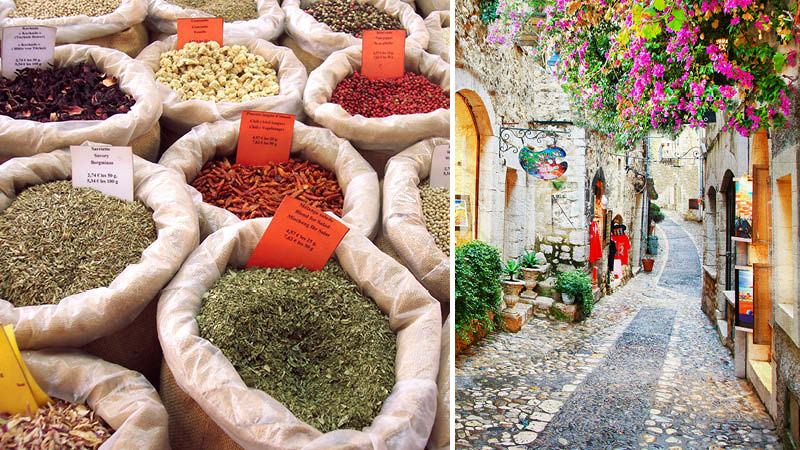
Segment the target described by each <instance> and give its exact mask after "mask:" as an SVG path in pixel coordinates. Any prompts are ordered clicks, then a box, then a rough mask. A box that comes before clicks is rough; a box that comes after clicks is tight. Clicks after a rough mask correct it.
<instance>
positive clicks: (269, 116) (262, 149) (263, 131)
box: [236, 111, 295, 166]
mask: <svg viewBox="0 0 800 450" xmlns="http://www.w3.org/2000/svg"><path fill="white" fill-rule="evenodd" d="M294 119H295V116H294V115H292V114H280V113H271V112H261V111H244V112H242V121H241V123H240V124H239V143H238V145H237V148H236V162H237V163H238V164H244V165H248V166H266V165H267V163H269V162H276V163H284V162H287V161H289V150H290V149H291V148H292V135H293V134H294Z"/></svg>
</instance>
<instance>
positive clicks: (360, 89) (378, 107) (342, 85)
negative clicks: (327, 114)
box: [331, 72, 450, 117]
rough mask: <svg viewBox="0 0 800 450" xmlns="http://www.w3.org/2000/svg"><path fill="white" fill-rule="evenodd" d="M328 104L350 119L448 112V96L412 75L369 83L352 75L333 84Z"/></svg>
mask: <svg viewBox="0 0 800 450" xmlns="http://www.w3.org/2000/svg"><path fill="white" fill-rule="evenodd" d="M331 103H336V104H338V105H341V106H342V108H344V110H345V111H347V112H348V113H350V114H351V115H354V116H355V115H358V114H360V115H362V116H364V117H386V116H391V115H394V114H419V113H427V112H431V111H435V110H437V109H439V108H444V109H449V108H450V96H449V95H448V94H447V93H446V92H445V91H444V89H442V88H441V86H439V85H437V84H434V83H432V82H431V81H430V80H428V79H427V78H425V77H424V76H422V75H419V74H416V73H414V72H406V73H405V74H404V75H403V76H402V77H400V78H395V79H391V80H370V79H369V78H367V77H365V76H363V75H361V74H360V73H359V72H355V73H353V74H352V75H350V76H348V77H346V78H345V79H343V80H342V81H340V82H339V84H337V85H336V88H335V89H334V90H333V95H332V96H331Z"/></svg>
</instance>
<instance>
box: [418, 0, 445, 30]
mask: <svg viewBox="0 0 800 450" xmlns="http://www.w3.org/2000/svg"><path fill="white" fill-rule="evenodd" d="M416 4H417V9H418V10H419V14H420V15H421V16H422V17H426V18H427V17H428V16H430V15H431V13H433V12H435V11H442V12H450V0H416ZM448 26H449V25H448Z"/></svg>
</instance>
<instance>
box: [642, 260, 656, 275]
mask: <svg viewBox="0 0 800 450" xmlns="http://www.w3.org/2000/svg"><path fill="white" fill-rule="evenodd" d="M654 262H655V260H654V259H650V258H645V259H642V268H643V269H644V271H645V272H651V271H652V270H653V263H654Z"/></svg>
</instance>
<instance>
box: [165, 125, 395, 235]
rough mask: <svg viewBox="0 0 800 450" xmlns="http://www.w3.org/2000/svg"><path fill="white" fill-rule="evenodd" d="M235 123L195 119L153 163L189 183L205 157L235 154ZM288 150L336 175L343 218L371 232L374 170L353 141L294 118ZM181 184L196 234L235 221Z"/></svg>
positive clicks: (376, 194)
mask: <svg viewBox="0 0 800 450" xmlns="http://www.w3.org/2000/svg"><path fill="white" fill-rule="evenodd" d="M239 123H240V122H239V121H238V120H237V121H224V120H223V121H219V122H214V123H207V124H202V125H198V126H196V127H194V128H193V129H192V131H190V132H189V133H187V134H186V135H184V136H183V137H182V138H180V139H178V140H177V141H176V142H175V143H174V144H173V145H172V146H171V147H169V148H168V149H167V151H166V152H164V154H163V155H162V156H161V159H160V160H159V161H158V163H159V164H161V165H163V166H166V167H169V168H171V169H175V170H177V171H178V172H179V173H180V174H181V176H182V177H184V179H185V180H186V182H187V183H192V181H194V180H195V178H196V177H197V175H198V173H199V172H200V170H201V169H202V168H203V166H204V165H206V163H208V162H209V161H211V160H213V159H215V158H220V157H229V158H231V159H235V155H236V147H237V143H238V141H239ZM290 151H291V154H290V156H291V157H292V158H300V159H303V160H306V161H310V162H313V163H317V164H319V165H321V166H322V167H324V168H325V169H328V170H330V171H332V172H333V173H334V174H335V175H336V179H337V181H338V183H339V186H340V187H341V189H342V193H343V194H344V207H343V210H342V220H343V222H344V223H346V224H347V226H349V227H350V228H351V229H357V230H358V231H359V232H361V233H363V234H365V235H367V236H374V235H375V232H376V230H377V227H378V220H379V216H380V189H379V187H378V176H377V174H376V173H375V170H373V169H372V167H371V166H370V165H369V164H368V163H367V162H366V161H365V160H364V158H363V157H362V156H361V155H359V153H358V152H357V151H356V150H355V149H354V148H353V146H352V145H350V143H349V142H347V141H346V140H344V139H341V138H338V137H336V136H335V135H334V134H333V133H332V132H331V131H330V130H326V129H324V128H317V127H310V126H307V125H304V124H302V123H300V122H295V125H294V133H293V135H292V147H291V150H290ZM187 188H188V189H189V191H190V193H191V195H192V198H193V200H194V201H195V206H196V207H197V212H198V216H199V219H200V235H201V238H203V237H205V236H207V235H209V234H211V233H213V232H214V231H217V230H219V229H220V228H222V227H223V226H226V225H230V224H234V223H237V222H239V221H240V220H239V218H238V217H236V216H235V215H234V214H233V213H231V212H229V211H227V210H225V209H223V208H219V207H217V206H213V205H210V204H208V203H205V202H203V198H202V196H201V194H200V192H198V191H197V190H196V189H195V188H193V187H191V186H187Z"/></svg>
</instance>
